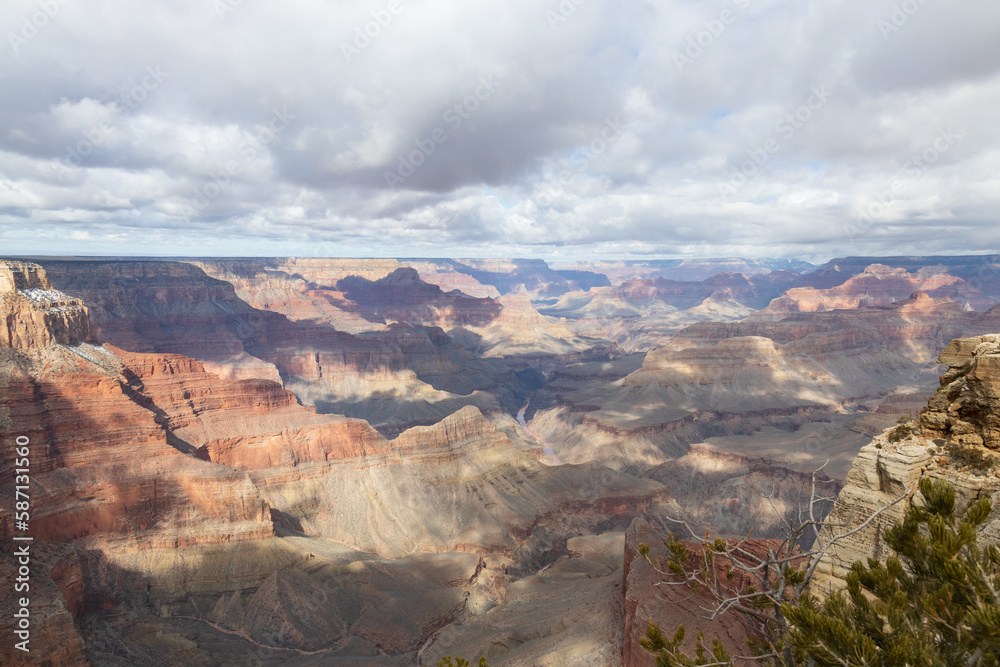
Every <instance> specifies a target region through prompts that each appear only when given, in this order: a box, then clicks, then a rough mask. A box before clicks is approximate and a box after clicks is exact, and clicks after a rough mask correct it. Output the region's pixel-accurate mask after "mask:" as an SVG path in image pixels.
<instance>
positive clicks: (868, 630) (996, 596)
mask: <svg viewBox="0 0 1000 667" xmlns="http://www.w3.org/2000/svg"><path fill="white" fill-rule="evenodd" d="M920 493H921V495H922V496H923V501H924V502H923V504H922V506H920V507H917V506H911V507H910V508H909V509H908V510H907V512H906V515H905V517H904V519H903V522H902V523H899V524H897V525H895V526H893V527H892V528H890V529H888V530H887V531H885V533H884V537H885V542H886V544H887V545H888V546H889V547H890V548H891V549H892V550H893V551H894V552H895V554H896V555H895V556H893V557H891V558H889V559H888V560H887V561H886V562H885V563H881V562H879V561H878V560H876V559H874V558H870V559H868V562H867V564H866V563H861V562H856V563H854V565H853V566H852V568H851V571H850V573H849V574H848V576H847V590H846V591H841V592H838V593H835V594H833V595H831V596H830V597H829V598H827V599H826V600H823V601H820V600H818V599H816V598H814V597H812V596H811V595H809V594H807V593H806V594H803V595H802V596H801V597H793V598H790V599H787V600H786V601H784V602H782V603H781V604H780V614H779V618H778V622H776V623H768V624H766V625H765V626H764V627H763V628H762V632H761V636H760V637H758V638H756V639H755V640H754V641H753V642H751V646H750V649H751V650H750V654H751V655H750V656H748V657H733V656H731V655H729V653H728V652H727V651H726V650H725V648H724V647H723V646H722V644H721V643H720V642H718V640H716V641H714V642H713V645H712V648H711V649H709V648H707V647H706V646H705V643H704V637H701V636H699V637H698V642H697V645H696V648H695V652H694V655H693V656H689V655H687V654H685V653H684V652H683V651H682V650H681V648H680V645H681V643H682V642H683V639H684V629H683V627H681V628H678V629H677V632H676V633H675V634H674V636H673V637H672V638H668V637H667V636H666V635H664V633H663V632H662V631H661V630H660V629H659V628H658V627H657V626H656V625H655V624H650V628H649V631H648V633H647V638H646V639H645V640H643V642H642V643H643V646H644V647H645V648H646V649H647V650H648V651H650V652H652V653H654V654H655V655H656V664H657V667H675V666H676V667H693V666H696V665H698V666H706V665H733V664H737V663H744V664H745V663H749V664H761V665H775V666H779V665H780V666H782V667H791V666H792V665H803V666H805V665H809V666H812V665H816V666H817V667H901V666H907V665H908V666H913V667H916V666H918V665H919V666H924V665H926V666H928V667H955V666H968V667H972V666H975V665H982V666H984V667H1000V576H998V573H1000V550H998V549H997V548H996V547H995V546H988V547H985V548H982V547H980V546H979V545H978V544H977V529H978V528H979V527H980V526H981V525H982V524H983V522H984V521H986V518H987V517H988V516H989V514H990V512H991V510H992V505H991V502H990V500H989V499H987V498H982V499H980V500H978V501H976V502H974V503H972V505H971V506H970V507H969V508H968V509H967V510H966V511H965V513H964V515H963V516H961V517H958V516H957V515H956V512H955V490H954V488H952V486H951V485H949V484H948V483H947V482H945V481H944V480H931V479H928V478H924V479H921V480H920ZM672 542H674V540H668V542H667V543H668V545H669V544H671V543H672ZM676 549H677V547H676V546H674V550H676ZM672 553H673V554H674V555H675V556H676V555H678V554H677V552H676V551H673V552H672ZM796 571H797V572H802V570H801V569H796ZM767 597H768V599H770V600H774V599H775V596H774V595H769V596H767Z"/></svg>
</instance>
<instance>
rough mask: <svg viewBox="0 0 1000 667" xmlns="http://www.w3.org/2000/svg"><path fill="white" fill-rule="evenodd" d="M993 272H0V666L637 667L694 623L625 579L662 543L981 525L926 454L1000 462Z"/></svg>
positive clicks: (881, 262) (97, 267)
mask: <svg viewBox="0 0 1000 667" xmlns="http://www.w3.org/2000/svg"><path fill="white" fill-rule="evenodd" d="M998 270H1000V266H998V265H997V264H995V263H994V258H989V257H933V258H911V257H907V258H891V257H882V258H846V259H843V260H833V261H831V262H830V263H828V264H827V265H824V266H821V267H812V266H811V265H806V264H805V263H801V262H799V263H796V262H777V261H775V262H767V261H749V260H735V259H724V260H704V261H698V262H690V263H683V262H646V263H637V262H635V263H622V262H617V263H616V262H590V263H588V262H574V263H572V264H567V265H553V266H549V265H548V264H546V263H545V262H542V261H540V260H516V259H513V260H495V259H494V260H468V259H466V260H457V259H447V260H446V259H441V260H430V259H419V260H406V259H400V260H374V259H373V260H361V259H354V260H347V259H321V258H306V259H302V258H273V259H266V258H264V259H262V258H255V259H216V258H191V259H170V260H165V259H143V258H126V259H101V258H42V257H39V258H30V259H27V258H25V259H8V260H0V314H2V316H3V322H4V326H3V327H0V387H2V393H0V435H2V440H3V450H2V451H3V458H2V459H0V492H2V497H3V498H4V504H2V505H0V533H2V534H0V568H2V569H3V570H4V574H5V578H6V579H11V580H12V579H13V578H14V576H15V574H16V572H17V571H18V567H19V565H18V561H17V556H16V554H15V551H14V549H15V547H14V546H12V545H14V544H15V541H14V538H15V537H16V536H18V535H21V536H23V535H30V536H31V537H32V538H33V542H32V547H31V548H32V554H33V556H32V563H31V568H32V570H31V571H32V574H31V586H32V588H31V597H32V604H31V613H32V626H31V627H32V635H31V636H32V639H31V642H32V652H31V653H30V654H29V655H27V656H25V655H21V654H19V653H17V652H15V651H14V649H13V647H12V645H11V644H9V643H7V644H4V645H3V646H2V647H0V661H2V662H3V664H8V663H9V664H37V665H42V664H49V665H134V664H149V665H160V664H162V665H171V664H186V665H223V664H256V665H314V664H315V665H319V664H350V665H413V664H418V665H433V664H436V662H437V660H438V659H440V658H441V657H443V656H444V655H466V656H470V657H472V656H475V657H478V656H479V655H484V656H486V657H487V659H488V660H489V663H490V665H491V666H496V665H578V664H580V665H582V664H588V665H619V664H623V665H652V664H654V661H652V657H651V656H650V655H648V654H646V653H645V652H643V651H642V650H641V648H639V647H638V644H637V641H638V638H639V637H641V636H642V633H643V632H644V629H645V625H646V623H647V622H648V621H649V620H650V619H655V618H659V619H660V620H662V621H663V622H664V623H665V624H669V623H670V622H685V623H692V622H697V621H695V620H692V619H695V617H697V615H698V611H697V608H696V606H692V604H689V603H685V602H684V601H683V600H681V599H674V600H667V601H666V603H665V602H664V600H663V599H659V598H658V597H657V595H658V594H657V592H656V590H655V586H654V585H653V584H654V583H655V582H654V577H653V575H652V574H651V573H650V572H649V571H647V570H644V569H643V563H642V562H640V561H641V559H639V560H637V556H636V554H637V544H638V542H640V541H647V542H648V541H650V539H651V538H653V539H655V536H656V535H662V534H664V533H665V531H667V530H669V529H670V527H671V525H672V524H671V520H676V519H683V520H686V521H687V522H689V523H690V524H691V525H693V526H697V528H698V529H699V530H701V531H703V532H704V531H705V530H710V531H711V532H712V533H714V534H721V535H724V536H743V535H746V534H747V533H748V532H749V531H751V530H752V531H754V535H755V536H757V537H759V538H762V539H767V538H772V537H775V536H777V535H778V534H779V533H780V530H781V525H780V524H781V521H782V520H783V518H785V517H788V516H792V515H793V514H794V513H796V512H798V511H799V509H800V508H801V507H802V504H803V503H804V502H806V501H807V500H808V496H809V492H810V481H811V477H810V473H812V471H814V470H816V469H817V468H820V467H823V473H824V475H825V477H824V480H825V481H826V482H827V483H828V484H829V485H830V488H831V489H833V490H834V491H835V492H839V497H838V500H837V501H836V503H834V504H833V505H832V509H831V510H830V511H831V516H833V517H840V516H845V517H846V516H847V515H850V514H851V513H852V512H855V513H856V508H857V507H861V508H865V507H874V506H875V505H876V504H877V503H879V502H882V501H883V500H884V498H885V497H888V496H889V495H892V494H894V493H898V492H899V491H900V489H905V488H908V487H909V486H910V485H911V484H912V482H913V480H915V479H917V478H918V477H920V476H921V475H930V476H945V477H947V478H948V479H949V480H951V481H953V482H954V483H955V484H956V485H957V486H958V488H959V489H960V495H961V497H962V502H963V503H966V504H967V503H968V502H969V501H970V500H972V499H975V498H978V497H982V496H984V494H985V495H986V496H992V495H995V494H996V493H998V488H1000V487H998V483H997V481H996V476H995V475H994V474H990V475H985V476H981V475H976V474H974V473H973V472H969V471H968V470H962V467H961V466H960V465H956V464H955V463H954V462H953V461H952V459H951V458H949V454H948V452H947V451H945V450H944V449H943V448H942V445H936V444H935V442H937V441H939V440H940V441H941V442H942V443H945V442H948V443H951V442H954V443H958V444H960V445H962V446H963V447H976V448H981V449H983V450H984V451H985V450H987V449H994V448H996V447H1000V405H998V404H997V401H998V400H1000V375H997V363H998V362H997V360H998V359H1000V342H998V340H1000V339H998V338H997V337H996V336H993V335H992V334H997V333H998V332H1000V306H997V304H998V303H1000V280H997V279H996V277H995V276H997V273H996V272H997V271H998ZM984 276H986V277H985V278H984ZM990 276H992V279H990ZM942 350H943V352H942ZM939 361H940V364H943V366H942V365H940V364H939V363H938V362H939ZM942 373H944V375H943V376H942ZM939 376H941V377H940V380H939ZM925 406H926V407H925ZM900 418H902V420H903V421H904V422H908V423H911V424H912V437H909V438H907V439H903V440H900V441H898V442H897V441H892V442H890V440H889V439H888V438H889V436H888V435H887V432H886V429H893V428H896V423H897V421H898V420H899V419H900ZM19 438H20V439H26V440H27V441H28V442H29V443H30V451H31V456H30V485H29V486H30V498H31V501H30V509H31V511H30V515H31V517H30V529H29V530H28V531H24V530H23V529H22V528H20V527H19V524H18V523H17V522H18V521H19V519H17V518H16V514H17V509H16V507H15V506H14V504H13V499H14V497H15V487H16V486H18V485H19V484H20V481H16V478H17V476H18V475H20V474H22V473H20V472H17V469H18V467H19V464H16V458H17V457H16V456H15V453H14V448H15V444H16V443H17V442H20V441H23V440H18V439H19ZM766 494H770V495H768V496H767V499H765V495H766ZM8 499H9V501H10V502H8ZM901 511H902V507H901V508H900V512H901ZM852 516H853V515H852ZM858 516H860V515H858ZM894 516H896V515H890V514H887V515H886V518H885V520H886V521H889V520H891V519H892V518H893V517H894ZM852 520H857V518H856V517H854V518H852ZM986 526H987V527H986V530H987V532H988V533H989V536H990V537H989V539H993V537H992V536H993V533H994V532H995V530H996V522H993V521H990V522H987V524H986ZM880 527H884V524H873V525H872V526H871V529H870V530H869V531H868V532H862V533H858V535H857V537H856V539H855V540H853V541H851V542H849V543H845V544H844V545H843V546H842V550H841V551H838V552H836V553H834V554H832V555H831V559H830V560H829V561H828V562H827V563H825V565H824V567H823V568H821V571H820V575H819V576H818V578H817V585H818V586H822V587H824V588H825V589H830V590H832V589H833V588H835V587H836V586H837V585H838V583H837V582H838V581H840V580H842V578H843V572H844V570H843V568H844V567H845V566H846V564H849V563H850V562H851V561H852V560H854V559H856V558H860V557H865V556H869V555H874V556H876V557H880V556H881V555H882V550H881V547H880V546H879V544H880V542H879V537H878V530H879V529H880ZM0 600H2V601H0V619H3V620H0V633H2V634H3V636H5V637H8V636H13V632H14V630H15V629H16V628H15V623H14V622H13V619H14V616H13V614H14V610H15V606H14V605H15V600H14V599H13V598H12V597H11V596H4V597H3V598H2V599H0ZM685 605H686V606H685ZM684 619H686V620H684ZM725 631H726V632H730V633H731V634H732V637H734V638H736V637H738V636H740V635H739V629H738V628H736V627H735V626H725ZM734 641H736V640H735V639H734Z"/></svg>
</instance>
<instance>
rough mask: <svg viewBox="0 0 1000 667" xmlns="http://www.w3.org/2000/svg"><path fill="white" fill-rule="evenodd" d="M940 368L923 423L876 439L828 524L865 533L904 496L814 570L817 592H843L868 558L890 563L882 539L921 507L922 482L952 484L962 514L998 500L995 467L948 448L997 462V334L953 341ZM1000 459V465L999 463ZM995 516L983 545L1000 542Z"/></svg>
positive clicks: (982, 535)
mask: <svg viewBox="0 0 1000 667" xmlns="http://www.w3.org/2000/svg"><path fill="white" fill-rule="evenodd" d="M938 361H939V362H940V363H942V364H945V365H946V366H947V367H948V370H947V371H946V372H945V373H944V374H943V375H942V376H941V378H940V388H939V389H938V391H937V393H936V394H934V395H933V396H932V397H931V399H930V401H929V402H928V404H927V407H926V408H924V409H923V410H922V411H921V412H920V414H919V416H918V417H917V418H916V419H915V420H911V421H909V422H907V423H904V424H902V425H899V426H895V427H893V428H891V429H888V430H886V431H885V432H883V433H881V434H879V435H878V436H876V437H875V438H874V439H873V440H872V442H871V443H870V444H869V445H867V446H865V447H863V448H862V449H861V452H860V453H859V454H858V457H857V458H856V459H855V461H854V465H853V467H852V468H851V472H850V474H849V475H848V477H847V482H846V484H845V486H844V489H843V490H842V491H841V492H840V495H839V496H838V498H837V501H836V503H835V504H834V507H833V509H832V511H831V512H830V516H829V519H830V520H831V521H833V522H839V523H844V524H845V526H844V527H843V528H841V529H839V531H840V532H847V531H850V530H852V529H854V528H856V527H859V526H861V525H862V524H863V523H864V522H865V521H866V520H867V519H868V518H869V517H870V516H871V515H872V514H873V513H875V512H876V511H877V510H878V508H881V507H884V506H886V505H889V504H890V503H892V502H893V501H894V500H896V499H897V498H899V497H900V496H903V495H906V496H907V497H906V498H905V499H904V500H903V501H902V502H899V503H897V504H896V505H895V506H893V507H892V508H890V509H889V510H888V511H886V512H884V513H882V514H881V515H880V516H879V517H877V518H876V519H875V520H874V521H872V522H871V523H870V524H869V525H868V526H866V527H865V528H864V529H862V530H860V531H859V532H857V533H855V534H853V535H851V536H850V537H849V538H846V539H844V540H842V541H840V542H839V543H838V544H837V545H836V546H835V547H834V548H833V549H832V550H831V551H830V554H829V556H828V557H827V558H825V559H824V561H823V562H822V564H821V566H820V568H818V569H817V579H816V584H815V588H816V590H817V591H819V592H826V591H829V590H835V589H837V588H840V587H843V586H844V585H845V577H846V575H847V572H848V570H849V569H850V566H851V563H853V562H854V561H856V560H864V559H866V558H869V557H874V558H879V559H883V560H884V559H885V558H888V557H889V556H890V555H892V554H891V553H890V550H889V549H888V547H886V546H885V543H884V540H883V535H882V534H883V532H884V531H885V529H886V528H888V527H890V526H892V525H893V524H895V523H897V522H898V521H900V520H901V519H902V517H903V515H904V514H905V513H906V509H907V508H908V507H909V506H910V505H911V504H913V503H919V502H920V493H919V491H916V488H917V483H918V482H919V480H920V479H921V478H923V477H929V478H936V479H944V480H947V481H948V482H949V483H950V484H951V485H952V486H954V487H955V490H956V499H957V502H956V505H957V507H956V510H957V512H958V514H959V515H961V513H962V512H964V510H965V508H966V507H968V506H969V504H970V503H972V502H974V501H976V500H978V499H979V498H984V497H985V498H991V499H992V501H993V503H994V505H995V504H996V502H997V501H998V500H1000V475H998V470H997V468H996V467H990V466H987V467H986V468H984V469H978V468H976V467H975V466H970V465H968V463H967V462H966V461H965V460H963V459H962V458H956V457H955V456H954V455H953V454H952V453H951V452H950V451H949V450H948V449H947V446H949V445H952V446H954V445H957V446H959V447H963V448H967V449H968V450H969V451H972V452H975V451H977V450H978V451H979V452H980V453H982V454H985V455H986V456H995V455H994V454H992V453H991V452H990V450H996V449H998V448H1000V440H998V439H997V433H998V431H997V425H998V424H1000V374H998V373H997V372H996V371H997V368H1000V334H989V335H984V336H976V337H971V338H960V339H956V340H953V341H952V342H951V343H950V344H949V345H948V346H947V347H946V348H945V349H944V351H943V352H942V353H941V355H940V357H939V358H938ZM997 460H1000V459H997ZM995 514H996V513H995V512H994V513H993V514H991V515H990V517H989V518H988V519H987V520H986V522H985V523H984V524H983V525H982V526H981V527H980V529H979V531H980V543H981V544H996V543H998V542H1000V516H995Z"/></svg>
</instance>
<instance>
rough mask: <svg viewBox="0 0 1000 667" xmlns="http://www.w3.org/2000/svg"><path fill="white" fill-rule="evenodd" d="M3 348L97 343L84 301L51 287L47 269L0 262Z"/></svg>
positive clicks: (1, 341) (0, 311)
mask: <svg viewBox="0 0 1000 667" xmlns="http://www.w3.org/2000/svg"><path fill="white" fill-rule="evenodd" d="M0 314H2V315H3V321H2V326H0V348H13V349H18V350H24V349H29V348H33V347H44V346H46V345H50V344H53V343H62V344H65V345H75V344H77V343H82V342H90V341H93V340H94V332H93V330H92V328H91V325H90V320H89V318H88V317H87V309H86V307H84V305H83V302H82V301H80V300H79V299H74V298H72V297H70V296H68V295H66V294H63V293H62V292H59V291H58V290H55V289H53V288H52V284H51V283H50V282H49V279H48V277H47V276H46V274H45V270H44V269H42V268H41V267H40V266H38V265H36V264H31V263H29V262H17V261H13V260H0Z"/></svg>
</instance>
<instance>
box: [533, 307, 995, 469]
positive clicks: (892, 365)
mask: <svg viewBox="0 0 1000 667" xmlns="http://www.w3.org/2000/svg"><path fill="white" fill-rule="evenodd" d="M994 317H995V314H994V313H992V312H991V313H973V312H966V311H965V310H963V308H962V307H961V306H960V305H959V304H957V303H955V302H953V301H950V300H935V299H932V298H930V297H929V296H927V295H926V294H918V295H915V296H914V297H913V298H911V299H908V300H906V301H904V302H902V303H897V304H894V305H891V306H886V307H879V308H865V309H860V310H844V311H829V312H812V313H795V314H793V315H790V316H789V317H786V318H784V319H782V320H780V321H777V322H771V321H762V320H753V319H751V318H748V319H745V320H742V321H739V322H714V323H703V324H696V325H692V326H690V327H687V328H686V329H684V330H683V331H681V332H680V333H678V334H677V335H676V336H674V337H673V339H672V340H671V341H670V342H669V343H668V344H666V345H664V346H662V347H660V348H658V349H655V350H652V351H650V352H648V353H647V354H646V356H645V358H644V361H643V363H642V366H641V367H640V368H639V369H638V370H633V371H632V372H630V373H628V374H627V375H625V376H624V377H621V378H620V379H618V380H611V381H607V380H603V379H596V380H587V379H585V378H582V377H580V378H569V377H566V378H565V379H563V378H560V379H559V380H558V381H554V382H551V383H549V385H548V387H547V391H548V392H550V393H551V394H554V396H552V397H551V398H550V399H549V401H550V402H549V404H548V405H543V406H540V408H539V410H538V412H537V413H536V416H535V418H534V419H533V421H532V427H533V428H534V429H535V430H536V431H538V432H539V433H540V434H541V435H542V436H543V437H544V438H546V439H547V440H548V441H550V442H552V443H553V444H554V445H555V449H556V451H557V452H558V453H559V455H560V458H562V460H564V461H570V462H577V461H581V460H598V461H601V462H604V463H606V464H608V465H611V466H614V467H625V466H629V465H631V466H636V467H639V466H644V467H648V466H651V465H657V464H659V463H662V462H664V461H666V460H668V459H669V458H674V457H677V456H682V455H683V454H684V453H685V452H686V451H687V448H688V447H689V446H690V445H691V444H695V443H698V442H699V441H701V440H704V439H705V438H713V437H730V436H739V435H748V434H752V433H754V432H757V431H760V429H761V428H762V427H764V428H767V427H774V428H779V429H786V430H794V429H797V428H800V427H801V426H802V425H804V424H806V423H820V422H822V421H826V422H830V421H831V420H838V419H840V418H841V417H842V416H843V417H844V418H845V419H844V420H843V424H842V426H841V428H842V429H843V431H844V432H845V433H850V432H849V431H848V429H849V428H850V426H852V425H853V423H854V422H855V421H856V420H857V417H854V418H853V419H848V417H849V415H850V414H851V413H854V412H857V411H862V410H864V408H865V407H866V406H867V405H868V404H869V403H875V402H877V401H879V400H880V399H881V398H882V397H884V396H886V395H887V394H889V393H891V392H894V391H896V390H897V389H898V388H900V387H906V388H907V389H908V390H909V391H913V390H914V389H918V390H919V389H923V388H930V386H931V385H932V383H933V382H934V375H935V373H934V370H933V359H934V357H935V356H936V355H937V351H938V350H940V349H941V348H942V347H943V346H944V345H946V344H947V341H949V340H951V339H952V338H955V337H956V336H959V335H962V334H963V333H966V332H969V331H972V330H975V329H976V328H977V327H981V326H984V323H987V322H989V321H991V320H992V318H994ZM875 405H877V403H875ZM872 407H874V405H873V406H872ZM837 423H838V424H839V423H841V422H837ZM849 437H853V438H854V439H855V442H854V447H859V446H860V445H861V444H863V443H864V442H865V440H866V438H864V437H863V436H860V435H858V434H856V433H855V434H854V435H853V436H849ZM836 438H840V436H836ZM824 440H825V441H830V438H825V439H824ZM765 444H766V443H765ZM742 445H743V446H749V447H753V446H754V443H753V442H743V443H742ZM822 449H823V448H822V447H821V448H819V449H816V450H814V451H812V453H813V454H814V457H813V460H814V462H815V466H814V467H818V466H819V465H822V463H823V461H824V460H825V458H826V454H830V453H836V454H837V455H838V456H839V455H840V454H841V453H842V452H839V451H838V452H829V451H827V452H824V451H822ZM856 451H857V450H856V449H854V450H853V451H850V452H849V453H847V454H846V458H845V459H844V465H843V469H842V470H841V471H840V472H838V473H837V475H838V476H839V475H841V474H843V473H844V472H846V468H847V466H848V465H849V462H850V460H851V459H852V458H853V456H854V454H855V453H856ZM625 469H629V468H625ZM631 469H636V468H635V467H633V468H631Z"/></svg>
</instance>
